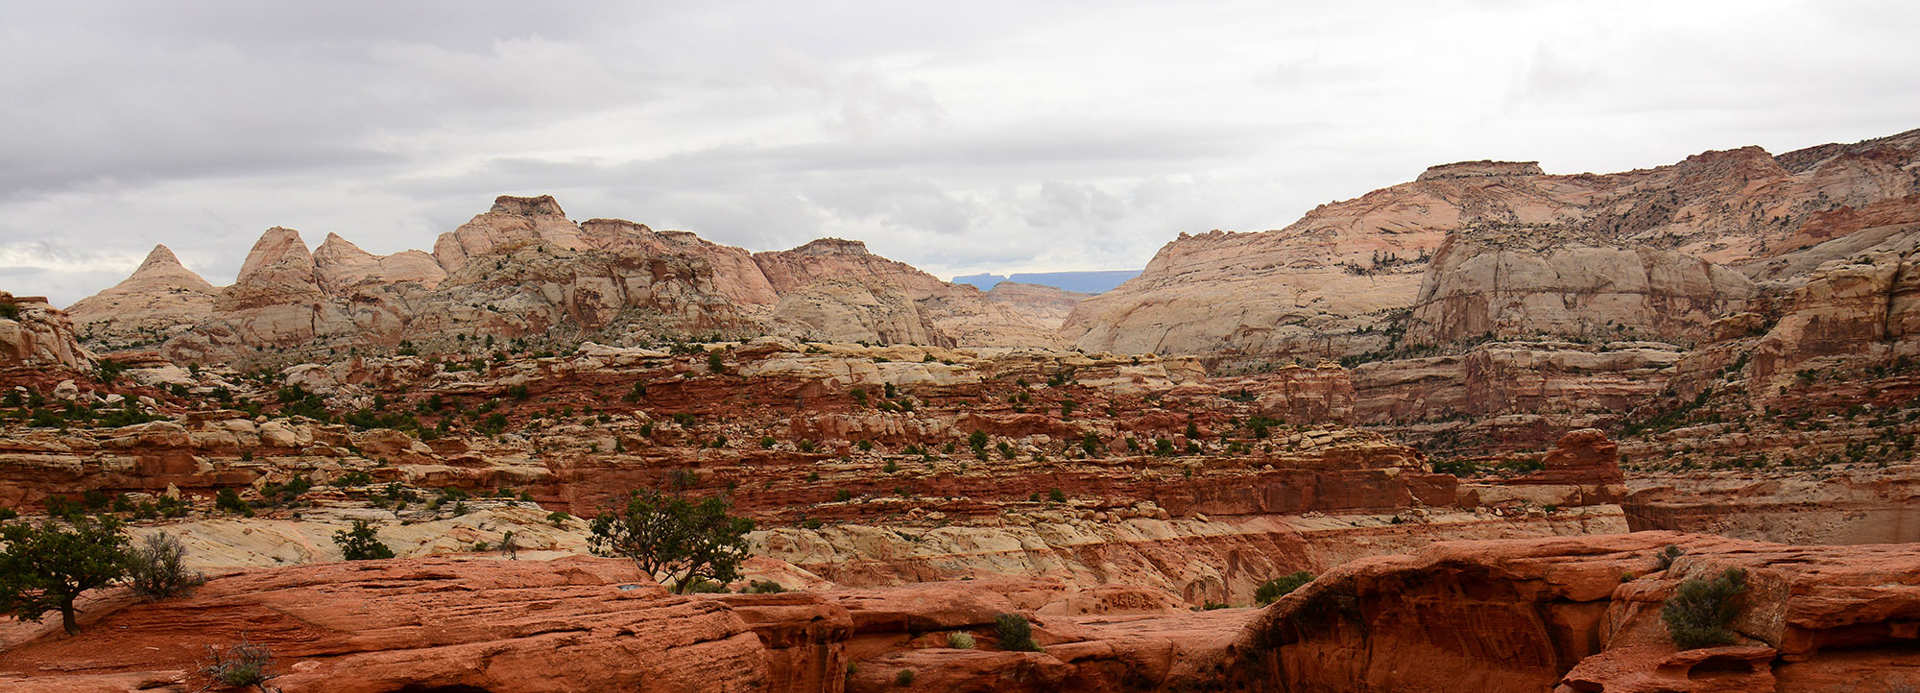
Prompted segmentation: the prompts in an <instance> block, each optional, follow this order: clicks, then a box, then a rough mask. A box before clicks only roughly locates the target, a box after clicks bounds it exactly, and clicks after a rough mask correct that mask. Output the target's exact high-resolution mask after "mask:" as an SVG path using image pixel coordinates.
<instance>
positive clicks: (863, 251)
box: [787, 238, 872, 255]
mask: <svg viewBox="0 0 1920 693" xmlns="http://www.w3.org/2000/svg"><path fill="white" fill-rule="evenodd" d="M787 252H790V253H800V254H805V255H871V254H872V253H869V252H867V244H866V242H864V241H849V240H845V239H841V238H821V239H817V240H813V241H809V242H808V243H807V244H806V245H803V246H800V247H798V248H794V249H793V250H789V251H787Z"/></svg>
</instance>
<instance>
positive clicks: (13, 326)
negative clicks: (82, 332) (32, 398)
mask: <svg viewBox="0 0 1920 693" xmlns="http://www.w3.org/2000/svg"><path fill="white" fill-rule="evenodd" d="M0 306H5V307H6V310H7V314H6V315H0V368H5V367H11V366H41V367H54V368H65V369H68V370H77V371H78V370H90V369H92V368H93V354H91V353H89V352H88V351H87V350H86V348H85V347H82V346H80V342H79V341H78V339H77V338H76V337H75V335H74V330H73V323H72V322H70V321H69V320H68V319H67V315H66V313H63V312H61V311H59V310H57V309H55V308H54V307H53V306H50V305H47V299H45V298H41V297H38V296H28V297H16V296H14V295H13V294H10V293H7V292H4V291H0Z"/></svg>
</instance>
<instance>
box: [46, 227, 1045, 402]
mask: <svg viewBox="0 0 1920 693" xmlns="http://www.w3.org/2000/svg"><path fill="white" fill-rule="evenodd" d="M1070 300H1071V299H1070V298H1066V297H1063V296H1055V297H1053V298H1052V299H1050V300H1047V301H1042V300H1038V299H1033V300H1027V299H1019V300H1007V299H1002V300H993V299H990V297H988V296H987V295H986V294H982V293H981V292H980V291H979V290H977V289H974V288H973V287H969V286H959V285H954V284H949V283H947V282H943V281H940V280H938V279H936V278H934V277H933V276H931V275H928V274H926V273H924V272H921V271H919V270H916V269H914V268H912V267H910V266H908V265H906V264H904V263H899V262H895V261H892V260H888V259H885V258H881V257H878V256H875V255H873V254H871V253H868V252H867V251H866V247H865V246H864V245H863V244H860V243H858V242H853V241H841V240H835V239H826V240H821V241H816V242H814V243H809V244H807V245H804V246H801V247H799V248H796V249H793V250H789V251H780V252H768V253H759V254H757V255H755V254H749V253H748V252H747V251H745V250H742V249H740V248H732V247H728V246H721V245H717V244H714V243H710V242H707V241H704V240H701V239H700V238H699V237H698V236H695V235H693V234H690V233H686V232H681V231H666V232H656V231H654V230H652V229H649V228H647V227H646V226H644V225H641V224H635V223H633V222H628V221H622V220H618V219H594V220H591V221H588V222H586V223H585V224H578V225H576V224H575V223H574V222H573V221H571V220H569V219H567V217H566V214H565V212H564V211H562V210H561V209H560V206H559V204H558V203H557V202H555V201H554V200H553V198H552V197H547V196H542V197H534V198H523V197H511V196H503V197H500V198H499V199H497V200H496V201H495V202H494V205H493V208H492V209H490V210H489V211H487V212H486V213H484V214H481V215H478V216H476V217H474V218H473V220H471V221H469V222H467V223H466V224H464V225H462V226H461V227H460V228H458V229H456V230H454V231H451V232H448V233H445V234H442V235H441V236H440V238H439V240H438V241H437V242H436V243H435V244H434V252H433V254H432V255H428V254H426V253H422V252H420V251H412V250H410V251H405V252H400V253H395V254H393V255H387V256H376V255H373V254H371V253H367V252H366V251H364V250H361V249H360V248H358V247H356V246H354V245H353V244H352V243H350V242H348V241H347V240H346V239H343V238H341V237H339V236H336V235H333V234H329V235H328V237H327V239H326V241H325V242H324V243H322V244H321V245H320V247H319V248H317V249H316V250H314V251H313V252H311V253H309V252H308V251H307V247H306V245H305V244H304V243H303V242H302V241H301V239H300V235H299V233H297V232H295V231H293V230H291V229H283V228H274V229H269V230H268V231H267V233H266V234H265V235H263V236H262V237H261V238H260V240H259V242H258V243H256V244H255V245H254V248H253V251H252V252H251V253H249V254H248V257H247V261H246V264H245V266H244V267H243V268H242V269H241V272H240V277H239V279H237V280H236V281H235V283H234V284H233V285H232V286H229V287H226V288H224V289H217V290H216V289H214V288H212V287H210V286H207V285H206V283H205V282H204V281H201V280H200V279H199V278H198V277H194V276H192V274H191V273H189V272H186V270H185V269H184V268H180V267H179V265H178V263H177V262H175V261H174V260H173V259H172V255H171V253H167V252H165V249H164V248H160V249H156V250H155V254H154V256H153V257H151V258H149V260H148V262H147V264H146V265H144V266H143V267H142V269H141V270H140V271H138V272H136V273H135V275H134V276H133V277H130V278H129V279H128V280H127V281H125V282H122V283H121V284H120V285H119V286H116V287H114V288H113V289H110V290H108V291H106V292H103V293H101V294H100V295H98V296H95V297H91V298H88V299H85V300H83V301H81V302H79V303H77V304H75V305H76V308H78V309H80V310H81V311H82V314H83V316H84V318H85V321H86V322H85V324H86V325H87V329H88V334H90V335H96V337H95V338H96V339H97V340H99V342H98V343H100V344H107V345H112V346H116V347H126V346H139V345H144V344H150V343H154V342H157V341H159V340H161V339H166V340H167V342H166V344H165V345H164V347H163V351H164V352H165V353H166V354H167V355H168V356H169V357H171V358H174V359H177V360H181V361H190V362H196V363H205V362H220V361H235V362H237V363H239V365H252V364H255V363H256V362H257V363H262V364H265V365H280V364H282V363H284V362H285V361H287V360H289V359H290V358H295V357H299V356H305V357H309V358H314V359H320V358H324V357H327V356H331V355H337V354H338V353H339V352H341V351H347V350H365V349H372V350H384V349H390V348H393V347H395V346H397V345H399V343H400V342H401V341H403V340H405V341H408V342H411V343H413V344H415V345H420V346H427V347H436V346H438V347H445V346H451V345H456V344H458V343H460V342H461V341H463V340H464V339H466V338H469V337H471V338H475V339H481V338H483V337H492V338H494V339H496V340H498V339H515V340H529V339H530V340H536V341H540V342H543V343H553V344H560V345H567V346H570V345H569V344H564V343H565V342H568V341H573V342H574V343H577V341H578V340H579V339H586V338H592V339H597V340H600V341H604V342H616V343H618V342H625V343H638V342H653V341H657V340H662V339H683V338H686V337H689V336H710V335H714V334H720V335H743V334H766V333H774V334H784V335H792V336H800V337H807V338H816V339H840V340H847V341H873V342H881V343H916V344H928V345H956V344H965V345H970V346H1052V345H1057V344H1059V338H1058V336H1057V335H1056V334H1055V333H1054V327H1056V326H1057V317H1058V316H1059V315H1060V314H1062V313H1063V312H1064V308H1063V305H1065V304H1066V303H1068V302H1070ZM143 340H144V341H143Z"/></svg>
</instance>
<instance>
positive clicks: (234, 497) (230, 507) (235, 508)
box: [213, 488, 253, 517]
mask: <svg viewBox="0 0 1920 693" xmlns="http://www.w3.org/2000/svg"><path fill="white" fill-rule="evenodd" d="M213 507H214V508H216V509H218V510H220V511H223V512H230V513H233V514H235V515H246V516H248V517H252V516H253V506H251V505H248V504H247V502H246V501H245V500H242V499H241V498H240V493H239V492H238V491H235V490H233V489H230V488H223V489H220V493H218V494H215V495H214V497H213Z"/></svg>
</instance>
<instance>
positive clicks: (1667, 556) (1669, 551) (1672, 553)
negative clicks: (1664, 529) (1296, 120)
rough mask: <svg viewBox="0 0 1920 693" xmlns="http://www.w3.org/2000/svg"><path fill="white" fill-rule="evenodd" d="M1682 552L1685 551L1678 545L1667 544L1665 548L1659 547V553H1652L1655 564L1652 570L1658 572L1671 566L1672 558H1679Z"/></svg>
mask: <svg viewBox="0 0 1920 693" xmlns="http://www.w3.org/2000/svg"><path fill="white" fill-rule="evenodd" d="M1684 553H1686V551H1683V550H1681V549H1680V547H1678V546H1674V545H1672V544H1668V545H1667V548H1664V549H1661V550H1660V553H1658V554H1655V555H1654V561H1655V563H1654V565H1655V566H1656V567H1655V568H1654V571H1655V572H1658V571H1662V570H1666V569H1668V568H1672V567H1673V562H1674V560H1675V559H1678V558H1680V556H1681V554H1684Z"/></svg>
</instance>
